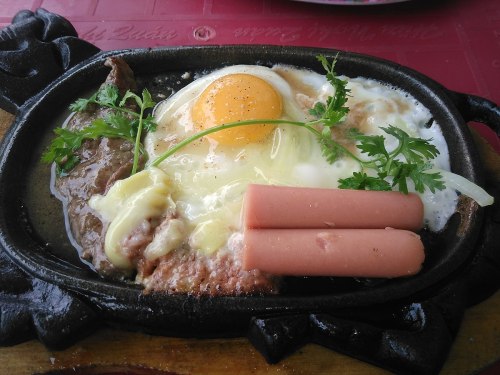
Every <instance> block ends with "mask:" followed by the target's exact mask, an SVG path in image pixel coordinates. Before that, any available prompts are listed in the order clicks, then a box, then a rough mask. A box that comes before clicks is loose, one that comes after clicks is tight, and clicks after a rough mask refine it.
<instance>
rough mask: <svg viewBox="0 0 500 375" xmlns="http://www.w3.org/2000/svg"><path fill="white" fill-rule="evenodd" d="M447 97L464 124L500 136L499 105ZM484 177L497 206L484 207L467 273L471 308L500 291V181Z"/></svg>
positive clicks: (474, 98)
mask: <svg viewBox="0 0 500 375" xmlns="http://www.w3.org/2000/svg"><path fill="white" fill-rule="evenodd" d="M448 94H449V96H450V97H451V98H452V100H453V101H454V102H455V105H456V107H457V108H458V110H459V111H460V113H461V115H462V117H463V118H464V120H465V121H467V122H468V121H477V122H480V123H483V124H485V125H487V126H488V127H489V128H490V129H491V130H493V131H494V132H495V133H496V135H497V136H499V137H500V107H499V106H498V105H496V104H495V103H493V102H492V101H490V100H488V99H484V98H481V97H479V96H474V95H469V94H462V93H458V92H453V91H448ZM492 152H494V151H492ZM487 159H491V160H490V163H496V164H498V163H500V156H498V155H493V156H492V157H491V158H487ZM485 162H486V160H485ZM493 168H494V167H493ZM495 170H496V169H495ZM492 172H493V171H492ZM485 177H486V178H485V186H484V188H485V189H486V190H487V191H488V192H489V193H490V194H491V195H493V196H494V198H495V203H494V204H493V205H491V206H488V207H486V208H485V215H484V223H483V226H482V230H481V233H480V235H479V240H478V243H477V244H476V254H475V256H474V259H472V261H471V263H470V267H469V270H468V272H467V274H466V279H467V289H468V293H467V294H468V298H467V303H468V305H474V304H477V303H479V302H481V301H483V300H485V299H486V298H488V297H489V296H491V295H492V294H493V293H495V292H496V291H497V290H498V289H499V288H500V278H499V277H498V274H499V273H500V251H498V244H499V243H500V185H499V184H498V181H500V176H498V175H497V174H496V173H486V176H485Z"/></svg>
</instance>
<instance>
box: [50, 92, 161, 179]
mask: <svg viewBox="0 0 500 375" xmlns="http://www.w3.org/2000/svg"><path fill="white" fill-rule="evenodd" d="M130 98H132V99H133V100H134V101H135V103H136V104H137V105H138V106H139V108H140V110H139V112H135V111H133V110H131V109H129V108H126V107H125V104H126V101H127V100H128V99H130ZM119 99H120V98H119V90H118V88H117V87H116V86H114V85H103V86H102V87H101V88H100V89H99V90H98V91H97V92H96V93H95V94H94V95H92V96H91V97H90V98H88V99H78V100H77V101H75V102H74V103H73V104H71V105H70V109H71V110H72V111H74V112H81V111H85V110H86V109H88V106H89V104H95V105H99V106H102V107H107V108H110V109H111V112H110V113H108V114H106V116H105V117H102V118H98V119H96V120H94V121H92V123H91V124H90V125H89V126H87V127H85V128H83V129H81V130H68V129H64V128H56V129H55V130H54V133H55V134H56V135H57V137H56V138H54V139H53V140H52V142H51V144H50V145H49V147H48V148H47V150H46V151H45V152H44V153H43V155H42V161H43V162H46V163H52V162H55V163H56V166H57V171H58V173H59V174H65V173H68V172H69V171H70V170H71V169H72V168H73V167H74V166H75V165H77V164H78V163H79V161H80V160H79V158H78V156H77V154H76V151H77V150H78V149H79V148H80V147H81V145H82V143H83V141H84V140H86V139H97V138H100V137H108V138H122V139H125V140H128V141H130V142H132V143H135V147H134V164H133V172H134V173H135V171H136V170H137V167H138V161H139V154H140V153H143V152H144V148H143V147H142V144H141V132H142V129H143V128H144V129H145V130H146V131H151V132H153V131H155V130H156V123H155V122H154V119H153V117H152V116H151V115H150V114H149V115H148V116H147V117H146V118H144V119H143V116H144V111H145V110H146V109H148V108H152V107H153V106H154V105H155V103H154V101H153V100H152V98H151V94H150V93H149V92H148V90H146V89H145V90H144V91H143V92H142V98H140V97H139V96H137V95H136V94H134V93H132V92H131V91H127V92H126V93H125V95H124V97H123V98H122V100H121V101H120V102H119V103H118V101H119ZM117 103H118V104H117Z"/></svg>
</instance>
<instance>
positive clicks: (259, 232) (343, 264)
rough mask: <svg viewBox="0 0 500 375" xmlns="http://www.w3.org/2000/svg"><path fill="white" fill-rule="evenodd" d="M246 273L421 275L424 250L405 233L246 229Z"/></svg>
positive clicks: (244, 252)
mask: <svg viewBox="0 0 500 375" xmlns="http://www.w3.org/2000/svg"><path fill="white" fill-rule="evenodd" d="M243 241H244V245H243V268H244V269H245V270H252V269H258V270H260V271H264V272H269V273H271V274H276V275H296V276H298V275H300V276H349V277H384V278H393V277H400V276H410V275H414V274H416V273H418V272H419V271H420V269H421V267H422V263H423V262H424V258H425V254H424V246H423V244H422V241H421V240H420V236H418V235H417V234H416V233H414V232H411V231H407V230H400V229H392V228H387V229H300V230H295V229H247V230H246V231H245V233H244V240H243Z"/></svg>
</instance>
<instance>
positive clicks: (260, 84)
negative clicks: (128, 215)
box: [191, 73, 283, 145]
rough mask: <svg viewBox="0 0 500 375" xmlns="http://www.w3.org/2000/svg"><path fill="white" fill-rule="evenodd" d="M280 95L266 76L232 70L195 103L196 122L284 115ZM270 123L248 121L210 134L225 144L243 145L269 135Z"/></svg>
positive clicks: (219, 122) (206, 123) (202, 125)
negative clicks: (265, 78)
mask: <svg viewBox="0 0 500 375" xmlns="http://www.w3.org/2000/svg"><path fill="white" fill-rule="evenodd" d="M282 110H283V103H282V99H281V95H280V94H279V93H278V92H277V91H276V90H275V89H274V87H273V86H271V85H270V84H269V83H267V82H266V81H264V80H263V79H261V78H259V77H256V76H253V75H250V74H243V73H241V74H229V75H226V76H223V77H220V78H218V79H217V80H215V81H214V82H212V83H211V84H210V85H209V86H208V87H207V88H206V89H205V90H204V91H203V92H202V93H201V95H200V97H199V98H198V100H197V101H196V103H195V104H194V106H193V107H192V112H191V115H192V118H193V122H194V124H195V126H196V127H197V128H198V129H200V130H203V129H208V128H211V127H213V126H217V125H222V124H227V123H230V122H236V121H244V120H259V119H273V120H274V119H278V118H280V117H281V113H282ZM273 129H274V125H271V124H265V123H264V124H256V125H245V126H238V127H234V128H229V129H225V130H221V131H218V132H214V133H212V134H209V135H207V137H209V138H211V139H213V140H215V141H217V142H218V143H220V144H224V145H244V144H248V143H252V142H258V141H260V140H263V139H264V138H266V137H267V136H268V135H269V134H270V133H271V132H272V131H273Z"/></svg>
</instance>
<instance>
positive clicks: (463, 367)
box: [0, 110, 500, 375]
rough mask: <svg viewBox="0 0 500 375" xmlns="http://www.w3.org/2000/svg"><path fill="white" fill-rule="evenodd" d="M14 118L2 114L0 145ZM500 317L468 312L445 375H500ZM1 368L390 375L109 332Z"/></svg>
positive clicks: (209, 343)
mask: <svg viewBox="0 0 500 375" xmlns="http://www.w3.org/2000/svg"><path fill="white" fill-rule="evenodd" d="M13 118H14V117H13V116H12V115H11V114H9V113H7V112H5V111H3V110H0V139H2V138H3V136H4V135H5V132H6V131H7V129H8V128H9V126H10V124H11V123H12V121H13ZM476 138H477V142H478V145H479V146H480V151H481V153H482V157H483V160H485V163H486V168H487V169H488V173H490V174H495V175H497V176H498V180H499V181H500V156H499V155H498V154H497V153H496V152H495V151H493V150H492V149H491V148H490V147H489V145H488V144H487V143H486V142H484V141H483V140H482V138H480V137H476ZM499 312H500V292H497V293H496V294H494V295H493V296H491V297H490V298H489V299H488V300H486V301H484V302H482V303H481V304H479V305H477V306H474V307H471V308H469V309H468V310H466V312H465V316H464V319H463V321H462V326H461V328H460V331H459V333H458V335H457V337H456V340H455V342H454V344H453V347H452V349H451V351H450V354H449V357H448V360H447V362H446V363H445V365H444V368H443V370H442V372H441V373H442V374H446V375H448V374H449V375H452V374H453V375H467V374H472V373H478V372H480V371H483V370H484V372H483V374H490V375H493V374H498V373H500V362H498V361H499V359H500V314H499ZM1 323H2V321H1V316H0V324H1ZM0 364H1V365H0V374H45V373H50V374H107V375H111V374H113V375H117V374H129V375H130V374H135V375H138V374H163V373H165V374H182V375H185V374H191V375H196V374H217V375H219V374H220V375H224V374H242V375H245V374H294V375H299V374H333V373H336V374H348V375H364V374H370V375H377V374H388V372H387V371H385V370H382V369H379V368H377V367H374V366H372V365H370V364H367V363H364V362H361V361H358V360H356V359H353V358H350V357H347V356H344V355H342V354H339V353H336V352H333V351H331V350H329V349H325V348H323V347H320V346H318V345H313V344H309V345H306V346H304V347H303V348H302V349H300V350H298V351H297V352H296V353H294V354H293V355H291V356H290V357H288V358H286V359H284V360H283V361H281V362H280V363H278V364H275V365H270V364H268V363H267V362H266V361H265V360H264V358H263V357H262V356H261V355H260V353H259V352H258V351H257V350H256V349H255V348H254V347H253V346H252V345H251V344H250V343H249V342H248V341H247V339H246V338H236V339H203V340H200V339H185V338H170V337H160V336H151V335H146V334H142V333H136V332H124V331H119V330H114V329H112V328H109V327H103V328H102V329H101V330H98V331H97V332H94V333H93V334H91V335H90V336H88V337H87V338H85V339H83V340H81V341H79V342H78V343H76V344H75V345H73V346H71V347H69V348H67V349H65V350H62V351H50V350H48V349H46V348H45V347H44V346H43V345H42V344H41V343H39V342H38V341H36V340H32V341H28V342H25V343H22V344H19V345H15V346H12V347H4V348H0Z"/></svg>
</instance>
